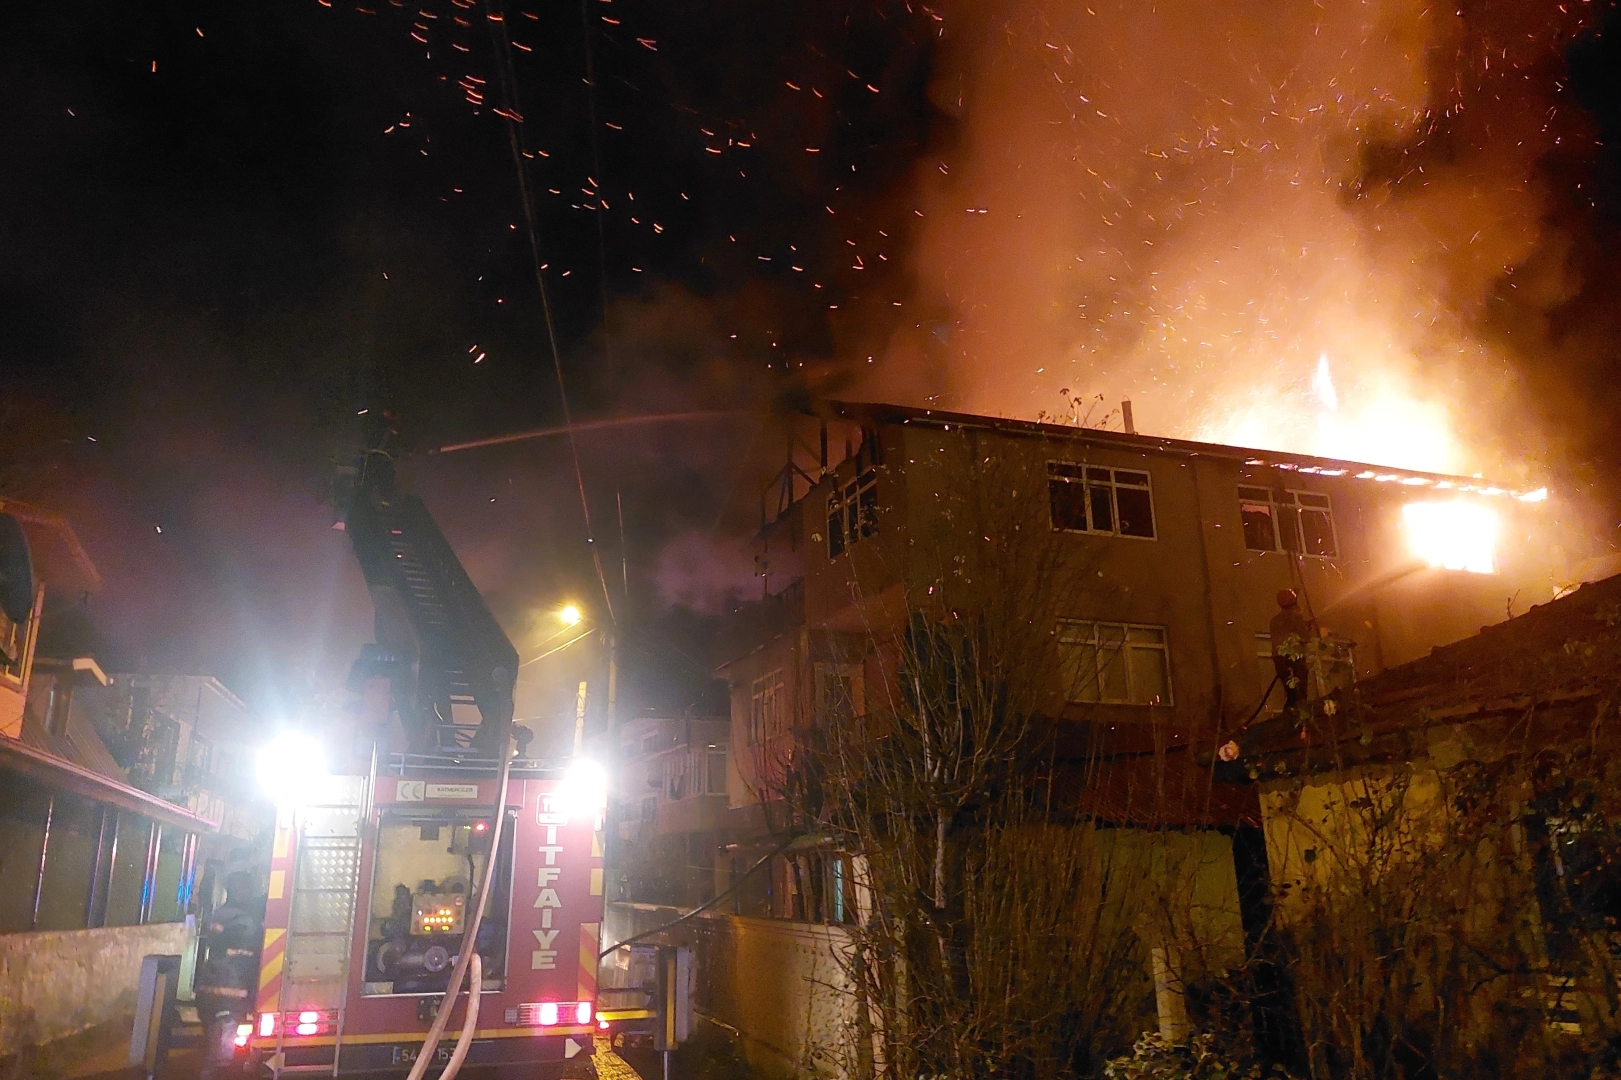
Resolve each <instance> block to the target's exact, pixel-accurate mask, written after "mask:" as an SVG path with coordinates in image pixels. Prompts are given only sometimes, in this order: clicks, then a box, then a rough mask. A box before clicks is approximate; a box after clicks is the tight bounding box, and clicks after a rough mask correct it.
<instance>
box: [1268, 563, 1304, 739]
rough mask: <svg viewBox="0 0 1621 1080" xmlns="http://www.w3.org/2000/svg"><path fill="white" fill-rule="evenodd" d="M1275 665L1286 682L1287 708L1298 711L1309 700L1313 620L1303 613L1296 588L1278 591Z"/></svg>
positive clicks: (1273, 636)
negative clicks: (1308, 658)
mask: <svg viewBox="0 0 1621 1080" xmlns="http://www.w3.org/2000/svg"><path fill="white" fill-rule="evenodd" d="M1270 637H1271V639H1272V667H1273V670H1275V671H1276V672H1277V673H1278V681H1279V682H1281V683H1282V684H1283V694H1284V700H1283V711H1284V712H1298V710H1299V708H1300V706H1302V705H1303V704H1304V703H1305V701H1306V678H1307V675H1308V671H1309V669H1308V668H1307V666H1306V646H1307V643H1308V642H1310V641H1311V638H1312V623H1311V620H1310V619H1308V618H1306V616H1304V615H1303V614H1301V612H1300V597H1299V596H1297V595H1295V591H1294V590H1293V589H1279V590H1278V613H1277V614H1276V615H1274V616H1272V625H1271V633H1270Z"/></svg>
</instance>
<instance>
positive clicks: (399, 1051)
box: [389, 1043, 455, 1065]
mask: <svg viewBox="0 0 1621 1080" xmlns="http://www.w3.org/2000/svg"><path fill="white" fill-rule="evenodd" d="M454 1049H455V1044H454V1043H452V1044H451V1045H450V1046H446V1045H445V1044H444V1043H440V1044H439V1045H438V1046H436V1047H434V1051H433V1060H434V1061H435V1062H436V1063H438V1064H440V1065H444V1064H446V1063H447V1062H449V1061H450V1054H451V1051H453V1050H454ZM389 1050H390V1051H391V1054H390V1057H389V1062H390V1064H393V1065H410V1064H412V1063H414V1062H415V1061H416V1059H417V1057H418V1055H420V1054H421V1053H422V1047H420V1046H391V1047H389Z"/></svg>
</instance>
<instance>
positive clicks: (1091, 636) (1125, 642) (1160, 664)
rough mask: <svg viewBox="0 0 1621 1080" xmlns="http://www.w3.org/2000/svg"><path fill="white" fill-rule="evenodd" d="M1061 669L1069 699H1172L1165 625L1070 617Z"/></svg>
mask: <svg viewBox="0 0 1621 1080" xmlns="http://www.w3.org/2000/svg"><path fill="white" fill-rule="evenodd" d="M1058 659H1059V672H1060V675H1061V677H1062V678H1063V680H1064V697H1065V698H1066V699H1067V700H1069V701H1078V702H1103V703H1106V704H1121V705H1169V704H1171V654H1170V649H1169V648H1168V646H1167V645H1166V641H1165V628H1164V627H1163V626H1143V625H1139V624H1137V623H1117V622H1095V621H1092V620H1084V621H1083V620H1079V619H1065V620H1064V621H1062V622H1060V623H1059V624H1058Z"/></svg>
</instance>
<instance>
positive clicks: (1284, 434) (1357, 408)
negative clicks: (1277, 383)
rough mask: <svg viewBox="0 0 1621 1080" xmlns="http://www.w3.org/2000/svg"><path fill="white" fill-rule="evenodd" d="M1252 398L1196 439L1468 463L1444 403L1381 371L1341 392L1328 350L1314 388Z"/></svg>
mask: <svg viewBox="0 0 1621 1080" xmlns="http://www.w3.org/2000/svg"><path fill="white" fill-rule="evenodd" d="M1248 396H1249V401H1248V402H1247V403H1246V404H1245V405H1243V406H1240V407H1237V408H1232V409H1228V410H1222V409H1220V408H1217V409H1214V410H1213V415H1211V416H1209V417H1207V419H1206V421H1205V422H1204V424H1203V425H1201V427H1200V429H1199V431H1198V438H1200V439H1203V440H1205V441H1208V442H1220V443H1228V444H1231V445H1234V446H1253V447H1256V448H1258V449H1265V450H1292V451H1296V452H1298V453H1305V454H1317V455H1320V456H1322V457H1332V458H1342V459H1344V460H1347V461H1365V462H1368V463H1370V464H1375V465H1390V466H1394V467H1397V468H1405V469H1417V470H1422V471H1426V472H1439V473H1453V472H1458V471H1459V470H1461V469H1462V468H1463V465H1464V462H1465V460H1466V458H1465V455H1464V453H1463V450H1462V448H1461V446H1460V445H1459V442H1458V438H1457V436H1456V434H1455V433H1454V431H1453V426H1452V421H1451V416H1450V414H1449V412H1448V410H1447V408H1446V406H1445V405H1443V404H1441V403H1439V402H1436V401H1433V400H1429V399H1427V398H1425V397H1424V396H1423V395H1421V394H1420V393H1418V392H1416V391H1415V390H1414V388H1413V387H1411V386H1410V385H1408V384H1407V383H1406V382H1405V381H1404V380H1402V379H1400V378H1398V377H1396V376H1394V375H1391V374H1389V373H1388V372H1383V371H1377V372H1370V373H1367V374H1365V375H1364V377H1363V378H1362V379H1361V380H1360V381H1359V382H1357V383H1355V384H1353V385H1352V386H1349V387H1347V388H1346V389H1345V391H1344V392H1342V391H1341V389H1340V388H1339V387H1338V386H1337V385H1336V383H1335V380H1334V372H1333V364H1332V361H1331V360H1330V357H1329V355H1328V353H1326V352H1325V353H1322V354H1320V355H1319V356H1318V358H1317V367H1316V369H1315V371H1314V372H1313V374H1312V377H1311V381H1310V385H1309V387H1307V388H1305V389H1300V388H1292V387H1278V388H1275V389H1273V390H1271V391H1267V392H1257V391H1255V390H1253V389H1251V390H1250V393H1249V395H1248Z"/></svg>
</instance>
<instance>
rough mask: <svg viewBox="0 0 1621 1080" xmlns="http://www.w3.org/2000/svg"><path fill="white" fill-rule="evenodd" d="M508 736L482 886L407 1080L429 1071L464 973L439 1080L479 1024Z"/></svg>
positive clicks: (451, 1074)
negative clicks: (461, 1017) (460, 1016)
mask: <svg viewBox="0 0 1621 1080" xmlns="http://www.w3.org/2000/svg"><path fill="white" fill-rule="evenodd" d="M510 741H511V735H510V733H509V735H508V736H507V738H505V739H502V740H501V776H500V780H499V781H498V782H497V784H496V794H495V822H494V824H493V825H491V826H490V855H489V858H488V859H486V860H485V864H484V882H483V884H482V885H481V886H480V887H479V890H478V903H476V904H474V905H473V915H472V921H471V922H469V923H468V926H467V932H466V934H464V935H463V936H462V947H461V949H460V951H458V952H457V954H456V966H455V967H454V968H453V969H452V970H451V972H450V981H449V982H448V983H446V984H445V995H444V997H442V998H441V999H440V1000H439V1009H438V1011H437V1012H436V1013H435V1014H434V1018H433V1024H432V1025H431V1026H430V1027H429V1028H428V1036H427V1038H426V1039H424V1040H423V1043H422V1049H421V1051H420V1052H418V1054H417V1059H416V1062H415V1063H414V1064H412V1066H411V1072H410V1075H409V1076H408V1077H407V1078H406V1080H422V1077H423V1075H424V1074H426V1073H427V1071H428V1062H429V1061H431V1060H432V1059H433V1055H434V1051H436V1050H438V1049H439V1040H440V1039H441V1038H442V1037H443V1036H444V1034H445V1027H446V1025H447V1024H448V1023H449V1021H450V1010H451V1009H452V1008H453V1007H454V1006H455V1004H456V996H457V995H458V994H459V993H461V988H462V980H463V979H465V978H466V977H467V970H468V968H469V967H470V966H472V968H473V983H472V985H471V986H470V987H468V992H467V1019H466V1020H465V1021H463V1023H462V1033H461V1037H460V1038H458V1039H457V1040H456V1050H455V1053H453V1054H452V1055H451V1058H450V1061H449V1062H448V1063H446V1065H445V1070H444V1072H442V1073H440V1074H439V1080H454V1078H455V1076H456V1073H457V1071H458V1070H460V1069H461V1066H462V1061H463V1060H465V1059H466V1057H467V1051H468V1049H469V1047H471V1045H472V1041H473V1032H474V1030H475V1029H476V1026H477V1023H478V995H479V990H480V988H481V986H482V984H483V981H484V980H483V974H484V971H483V968H484V965H483V963H482V961H480V960H479V959H478V953H477V951H476V947H477V943H478V928H479V924H480V923H482V922H483V921H484V908H485V906H486V905H487V904H488V903H489V899H490V890H491V889H493V888H494V886H495V868H496V864H497V863H498V862H499V861H500V860H499V859H498V858H496V853H497V852H499V851H500V850H501V832H502V830H503V829H504V828H505V827H506V821H507V782H508V780H509V779H510V777H511V775H512V755H511V753H510V749H511V748H510V747H509V746H508V745H507V744H508V743H509V742H510Z"/></svg>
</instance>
